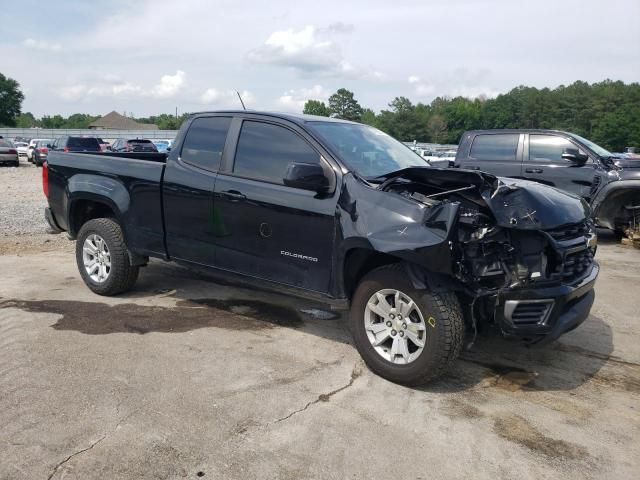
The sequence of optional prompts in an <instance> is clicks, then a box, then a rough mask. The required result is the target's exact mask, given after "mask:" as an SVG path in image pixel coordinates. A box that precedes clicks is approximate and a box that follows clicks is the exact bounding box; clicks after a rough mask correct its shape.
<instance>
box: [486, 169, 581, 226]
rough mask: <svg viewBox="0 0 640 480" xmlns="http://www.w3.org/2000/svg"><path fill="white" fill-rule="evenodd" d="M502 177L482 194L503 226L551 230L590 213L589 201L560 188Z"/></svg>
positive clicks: (579, 220) (578, 220)
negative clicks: (489, 190) (491, 188)
mask: <svg viewBox="0 0 640 480" xmlns="http://www.w3.org/2000/svg"><path fill="white" fill-rule="evenodd" d="M498 181H499V183H498V185H497V186H496V188H495V189H494V190H493V191H491V192H486V191H485V192H483V193H482V197H483V198H484V199H485V202H486V203H487V206H488V207H489V208H490V209H491V212H492V213H493V214H494V216H495V218H496V223H497V224H498V225H499V226H501V227H510V228H517V229H522V230H548V229H553V228H556V227H560V226H562V225H567V224H575V223H579V222H582V221H584V220H586V219H587V218H588V217H589V215H590V210H589V205H588V204H587V202H586V201H584V200H583V199H581V198H580V197H578V196H575V195H572V194H570V193H566V192H563V191H561V190H558V189H557V188H554V187H550V186H548V185H544V184H542V183H538V182H532V181H529V180H520V179H514V178H499V179H498Z"/></svg>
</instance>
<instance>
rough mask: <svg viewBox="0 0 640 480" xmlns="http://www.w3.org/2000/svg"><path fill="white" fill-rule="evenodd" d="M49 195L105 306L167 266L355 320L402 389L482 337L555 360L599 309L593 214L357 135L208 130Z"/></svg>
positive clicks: (282, 117)
mask: <svg viewBox="0 0 640 480" xmlns="http://www.w3.org/2000/svg"><path fill="white" fill-rule="evenodd" d="M110 155H115V156H120V157H122V158H118V159H113V158H111V157H110ZM124 155H127V156H124ZM136 155H139V157H138V158H136ZM150 157H153V158H154V160H155V161H147V159H149V158H150ZM43 187H44V191H45V195H46V196H47V198H48V204H49V206H48V208H47V209H46V210H45V216H46V218H47V220H48V222H49V224H50V225H51V227H52V229H54V230H56V231H67V232H68V234H69V236H70V237H71V238H74V239H76V240H77V241H76V260H77V264H78V269H79V271H80V275H81V276H82V279H83V280H84V282H85V284H86V285H87V286H88V287H89V288H90V289H91V290H92V291H94V292H95V293H98V294H101V295H116V294H118V293H122V292H125V291H127V290H129V289H131V288H133V286H134V284H135V282H136V278H137V276H138V271H139V268H140V267H141V266H144V265H146V264H147V262H148V259H149V258H150V257H157V258H162V259H164V260H174V261H176V262H178V263H181V264H183V265H187V266H192V267H196V268H204V269H210V270H212V271H213V270H215V271H218V272H222V274H225V275H233V274H235V275H236V276H240V277H241V278H244V279H245V280H246V281H248V282H250V283H254V284H255V283H260V284H261V285H263V286H264V285H269V286H271V287H272V288H281V289H284V290H285V291H287V292H289V293H295V294H298V295H301V296H305V297H310V298H315V299H316V300H321V301H323V302H327V303H332V304H334V305H335V306H337V307H342V308H347V307H350V312H351V313H350V320H349V322H350V326H351V331H352V333H353V336H354V341H355V345H356V347H357V349H358V351H359V352H360V354H361V355H362V357H363V358H364V360H365V361H366V363H367V365H369V367H370V368H371V369H372V370H373V371H374V372H376V373H378V374H380V375H381V376H383V377H385V378H387V379H389V380H391V381H394V382H399V383H403V384H409V385H415V384H420V383H424V382H426V381H429V380H432V379H434V378H436V377H438V376H439V375H440V374H441V373H442V372H443V371H444V369H445V368H446V367H447V366H448V365H450V364H451V363H452V362H453V360H454V359H455V358H456V356H457V355H458V353H459V352H460V350H461V348H462V346H463V342H464V337H465V334H466V332H468V333H469V334H470V335H472V336H473V332H474V331H475V330H476V329H478V328H480V327H485V326H493V327H494V328H495V329H496V330H497V331H499V332H501V333H502V334H503V335H505V336H509V337H514V338H518V339H520V340H522V341H523V342H525V343H529V344H530V343H544V342H550V341H553V340H554V339H556V338H558V337H559V336H560V335H562V334H563V333H564V332H566V331H568V330H571V329H573V328H575V327H577V326H578V325H579V324H580V323H582V321H583V320H584V319H585V318H587V316H588V314H589V311H590V309H591V305H592V303H593V300H594V290H593V286H594V283H595V280H596V277H597V275H598V270H599V267H598V264H597V263H596V262H595V261H594V254H595V250H596V243H595V238H596V237H595V233H594V232H595V229H594V227H593V224H592V223H591V221H590V220H589V218H588V206H587V205H586V204H585V203H584V202H582V201H581V200H580V199H578V198H576V197H574V196H573V195H570V194H567V193H564V192H562V191H560V190H557V189H555V188H553V187H549V186H546V185H542V184H538V183H534V182H524V181H521V180H512V179H499V178H497V177H495V176H493V175H491V174H488V173H483V172H474V171H464V170H457V169H438V168H432V167H429V166H428V165H426V164H425V162H424V160H422V159H421V158H420V157H419V156H418V155H416V154H415V153H413V152H411V151H410V150H409V148H407V147H406V146H404V145H403V144H401V143H400V142H398V141H396V140H394V139H393V138H391V137H390V136H388V135H387V134H385V133H383V132H381V131H379V130H377V129H375V128H373V127H370V126H368V125H362V124H358V123H353V122H348V121H345V120H338V119H331V118H326V119H323V120H318V117H315V116H306V115H294V114H272V113H259V112H247V111H226V112H210V113H199V114H194V115H192V116H191V117H190V118H189V119H188V120H187V121H185V122H184V123H183V125H182V128H181V130H180V132H179V133H178V136H177V138H176V141H175V145H174V148H172V150H171V152H170V153H169V154H168V155H164V154H160V153H157V154H153V153H130V154H118V153H113V154H111V153H105V154H102V155H91V154H60V153H58V152H57V151H54V152H51V153H50V154H49V159H48V161H47V163H46V164H45V168H43ZM514 219H515V221H514ZM465 331H466V332H465Z"/></svg>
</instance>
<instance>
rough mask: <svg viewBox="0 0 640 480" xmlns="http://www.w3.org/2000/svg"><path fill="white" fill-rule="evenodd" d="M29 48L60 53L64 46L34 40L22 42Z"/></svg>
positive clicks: (29, 39) (28, 39)
mask: <svg viewBox="0 0 640 480" xmlns="http://www.w3.org/2000/svg"><path fill="white" fill-rule="evenodd" d="M22 45H24V46H25V47H27V48H33V49H35V50H44V51H47V52H59V51H60V50H62V45H60V44H59V43H49V42H45V41H44V40H34V39H33V38H27V39H26V40H25V41H24V42H22Z"/></svg>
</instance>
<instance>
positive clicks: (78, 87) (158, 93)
mask: <svg viewBox="0 0 640 480" xmlns="http://www.w3.org/2000/svg"><path fill="white" fill-rule="evenodd" d="M185 78H186V75H185V73H184V72H183V71H182V70H178V71H177V72H176V74H175V75H163V76H162V77H161V78H160V82H159V83H158V84H157V85H154V86H152V87H150V88H144V87H142V86H140V85H137V84H135V83H132V82H129V81H124V80H122V79H121V78H120V77H118V76H117V75H113V74H107V75H105V76H104V77H103V78H101V79H99V80H96V81H94V82H90V83H87V82H84V83H76V84H73V85H67V86H64V87H61V88H59V89H58V90H57V93H58V95H59V96H60V97H61V98H63V99H64V100H80V99H83V98H85V99H86V98H89V97H107V98H108V97H111V98H133V97H153V98H171V97H174V96H175V95H177V94H178V93H179V92H180V91H181V90H182V89H183V87H184V84H185Z"/></svg>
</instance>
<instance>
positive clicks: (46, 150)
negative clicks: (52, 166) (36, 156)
mask: <svg viewBox="0 0 640 480" xmlns="http://www.w3.org/2000/svg"><path fill="white" fill-rule="evenodd" d="M38 152H40V153H49V149H48V148H39V149H38Z"/></svg>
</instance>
